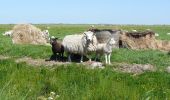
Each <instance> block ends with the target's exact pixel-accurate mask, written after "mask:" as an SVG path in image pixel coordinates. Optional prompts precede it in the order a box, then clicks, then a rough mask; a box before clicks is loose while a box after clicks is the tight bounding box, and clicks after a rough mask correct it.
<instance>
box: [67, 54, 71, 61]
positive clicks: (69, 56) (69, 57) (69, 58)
mask: <svg viewBox="0 0 170 100" xmlns="http://www.w3.org/2000/svg"><path fill="white" fill-rule="evenodd" d="M68 61H69V62H71V54H70V53H69V54H68Z"/></svg>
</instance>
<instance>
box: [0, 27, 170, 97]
mask: <svg viewBox="0 0 170 100" xmlns="http://www.w3.org/2000/svg"><path fill="white" fill-rule="evenodd" d="M13 26H14V25H0V33H2V32H4V31H7V30H10V29H11V28H12V27H13ZM36 26H37V27H39V28H41V29H42V30H43V29H47V26H49V27H50V29H49V31H50V34H51V35H54V36H56V37H60V38H61V39H62V38H63V37H64V36H65V35H68V34H75V33H80V32H83V31H85V30H87V29H88V28H89V27H90V25H36ZM96 27H97V28H100V29H103V28H107V29H124V30H132V29H136V30H140V31H142V30H145V29H148V28H149V29H152V30H154V31H155V32H156V33H159V35H160V36H159V37H157V39H163V40H170V36H167V35H166V33H169V32H170V26H168V25H162V26H161V25H155V26H144V25H141V26H135V25H123V26H121V25H113V26H109V25H107V26H102V25H96ZM51 54H52V52H51V48H50V46H35V45H14V44H12V42H11V39H10V38H9V37H5V36H2V35H0V55H4V56H10V57H12V58H11V59H8V60H0V100H12V99H14V100H22V99H25V100H35V99H36V98H37V97H39V96H46V97H48V95H49V93H50V92H51V91H54V92H55V93H57V94H59V95H60V97H59V99H62V100H70V99H71V100H81V99H83V100H88V99H91V100H93V99H95V100H150V99H151V100H165V99H170V85H169V84H170V74H168V73H166V72H164V69H165V68H166V67H167V66H170V55H168V54H167V53H163V52H160V51H156V50H139V51H134V50H128V49H116V50H114V51H113V53H112V57H111V61H112V62H118V63H130V64H132V63H137V64H152V65H154V66H156V67H157V69H158V71H156V72H146V73H144V74H142V75H138V76H133V75H131V74H125V73H119V72H115V71H113V70H112V69H113V68H112V67H113V66H114V65H113V66H106V68H105V69H95V70H90V69H86V68H84V66H83V65H76V64H71V65H68V66H66V65H63V66H57V65H55V66H53V67H44V66H41V67H35V66H29V65H27V64H26V63H19V64H17V63H15V59H16V58H20V57H24V56H27V57H32V58H42V59H47V58H49V57H50V55H51ZM102 61H104V59H103V58H102Z"/></svg>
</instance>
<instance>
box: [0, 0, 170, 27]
mask: <svg viewBox="0 0 170 100" xmlns="http://www.w3.org/2000/svg"><path fill="white" fill-rule="evenodd" d="M169 5H170V0H0V23H1V24H2V23H15V24H18V23H70V24H71V23H72V24H83V23H84V24H170V8H169V7H170V6H169Z"/></svg>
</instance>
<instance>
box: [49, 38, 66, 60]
mask: <svg viewBox="0 0 170 100" xmlns="http://www.w3.org/2000/svg"><path fill="white" fill-rule="evenodd" d="M50 43H51V45H52V48H51V49H52V52H53V55H54V56H55V60H57V54H59V57H60V59H61V60H63V54H64V46H63V45H62V43H61V41H59V40H58V38H55V37H53V38H51V39H50Z"/></svg>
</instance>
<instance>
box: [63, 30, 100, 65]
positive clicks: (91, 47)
mask: <svg viewBox="0 0 170 100" xmlns="http://www.w3.org/2000/svg"><path fill="white" fill-rule="evenodd" d="M62 44H63V46H64V50H65V51H66V52H67V53H68V61H69V62H71V53H73V54H80V55H81V59H80V62H83V56H86V55H87V56H88V54H89V53H91V52H95V51H96V46H97V38H96V36H95V34H94V33H93V32H91V31H86V32H84V33H83V34H80V35H67V36H65V37H64V39H63V42H62ZM88 58H89V61H91V58H90V57H88Z"/></svg>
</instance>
